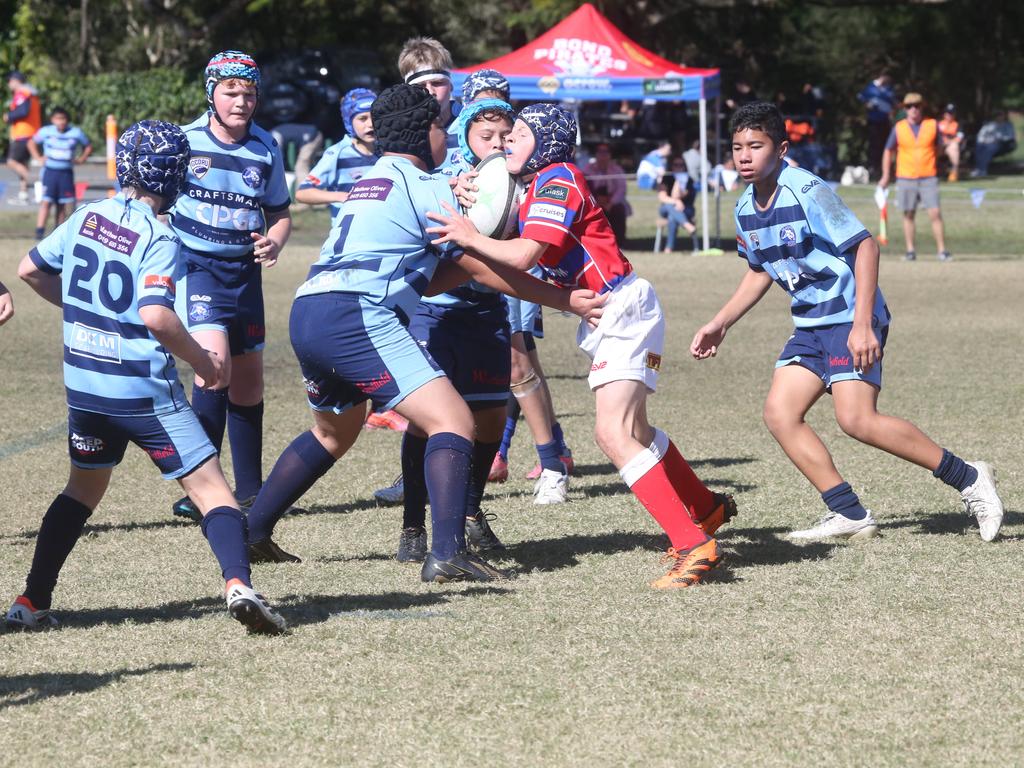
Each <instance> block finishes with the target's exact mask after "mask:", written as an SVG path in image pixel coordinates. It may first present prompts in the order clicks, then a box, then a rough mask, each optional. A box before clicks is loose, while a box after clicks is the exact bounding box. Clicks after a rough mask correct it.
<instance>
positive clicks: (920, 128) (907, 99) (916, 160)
mask: <svg viewBox="0 0 1024 768" xmlns="http://www.w3.org/2000/svg"><path fill="white" fill-rule="evenodd" d="M903 107H904V109H906V112H907V116H906V117H905V118H903V119H902V120H900V121H899V122H897V123H896V125H895V126H893V129H892V131H891V132H890V134H889V139H888V141H886V143H885V150H884V151H883V153H882V178H881V180H880V181H879V182H878V185H879V186H880V187H881V188H882V189H885V188H886V187H888V186H889V172H890V170H891V169H892V161H893V152H894V151H895V153H896V154H895V157H896V200H897V203H898V204H899V207H900V208H901V209H902V210H903V236H904V238H905V239H906V243H907V254H906V259H907V261H914V259H916V258H917V253H916V251H915V250H914V234H915V225H914V214H915V213H916V212H917V205H918V203H920V204H921V205H923V206H924V207H925V208H926V209H927V211H928V218H929V219H931V224H932V234H934V235H935V244H936V246H937V247H938V250H939V261H949V260H950V259H952V258H953V257H952V256H951V255H950V253H949V251H947V250H946V233H945V226H944V225H943V222H942V211H941V210H940V209H939V178H938V170H937V167H936V162H935V159H936V154H937V150H938V149H939V148H940V147H941V146H942V136H941V135H940V134H939V127H938V123H937V122H936V120H935V118H932V117H929V118H925V117H924V99H923V98H921V94H919V93H908V94H907V95H906V96H904V97H903Z"/></svg>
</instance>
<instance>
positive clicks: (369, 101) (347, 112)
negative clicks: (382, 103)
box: [341, 88, 377, 139]
mask: <svg viewBox="0 0 1024 768" xmlns="http://www.w3.org/2000/svg"><path fill="white" fill-rule="evenodd" d="M376 98H377V94H376V93H374V92H373V91H371V90H370V89H369V88H353V89H352V90H351V91H349V92H348V93H346V94H345V95H344V96H343V97H342V99H341V122H343V123H344V124H345V133H347V134H348V135H349V136H351V137H352V138H353V139H354V138H356V131H355V128H353V127H352V119H353V118H354V117H355V116H356V115H361V114H362V113H363V112H369V111H370V107H372V106H373V100H374V99H376Z"/></svg>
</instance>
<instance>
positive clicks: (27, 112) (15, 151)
mask: <svg viewBox="0 0 1024 768" xmlns="http://www.w3.org/2000/svg"><path fill="white" fill-rule="evenodd" d="M7 87H8V88H10V89H11V100H10V102H9V103H8V105H7V111H6V112H4V122H5V123H7V125H8V126H10V132H11V133H10V135H11V143H10V146H8V148H7V167H8V168H10V169H11V170H12V171H14V172H15V173H16V174H17V175H18V181H19V183H20V188H19V190H18V202H19V203H21V204H22V205H27V204H28V201H29V200H28V177H29V170H28V162H29V158H30V157H31V155H30V154H29V148H28V143H29V141H31V140H32V137H33V136H35V135H36V131H38V130H39V129H40V128H41V127H42V125H43V118H42V114H41V112H40V109H39V96H38V95H36V90H35V88H33V87H32V86H31V85H29V84H28V83H27V82H26V81H25V76H24V75H23V74H21V72H11V74H9V75H8V76H7Z"/></svg>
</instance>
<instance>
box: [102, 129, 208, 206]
mask: <svg viewBox="0 0 1024 768" xmlns="http://www.w3.org/2000/svg"><path fill="white" fill-rule="evenodd" d="M191 156H192V152H191V150H190V149H189V145H188V139H187V138H186V137H185V133H184V131H182V130H181V128H179V127H178V126H176V125H175V124H174V123H167V122H164V121H163V120H142V121H140V122H138V123H135V124H134V125H132V126H131V127H129V128H128V129H127V130H126V131H125V132H124V133H122V134H121V138H119V139H118V140H117V151H116V155H115V157H116V163H117V182H118V184H120V185H121V186H122V187H138V188H139V189H142V190H144V191H146V192H149V193H151V194H154V195H159V196H160V197H162V198H163V200H164V205H163V207H162V209H161V211H160V213H165V212H166V211H167V210H169V209H170V207H171V206H172V205H173V204H174V201H175V200H176V199H177V197H178V195H179V194H180V193H181V191H182V190H183V189H184V187H185V174H186V173H187V172H188V161H189V158H191Z"/></svg>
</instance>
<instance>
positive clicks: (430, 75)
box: [405, 69, 452, 85]
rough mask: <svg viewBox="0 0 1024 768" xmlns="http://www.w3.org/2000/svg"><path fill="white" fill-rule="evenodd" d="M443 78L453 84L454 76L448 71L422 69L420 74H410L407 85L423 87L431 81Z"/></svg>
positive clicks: (407, 77) (406, 80) (406, 79)
mask: <svg viewBox="0 0 1024 768" xmlns="http://www.w3.org/2000/svg"><path fill="white" fill-rule="evenodd" d="M440 77H443V78H444V79H445V80H447V81H448V82H451V79H452V74H451V72H449V71H448V70H447V69H421V70H419V71H418V72H410V73H409V74H408V75H407V76H406V78H405V84H406V85H423V84H424V83H429V82H430V81H431V80H437V79H438V78H440Z"/></svg>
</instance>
